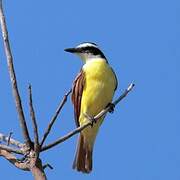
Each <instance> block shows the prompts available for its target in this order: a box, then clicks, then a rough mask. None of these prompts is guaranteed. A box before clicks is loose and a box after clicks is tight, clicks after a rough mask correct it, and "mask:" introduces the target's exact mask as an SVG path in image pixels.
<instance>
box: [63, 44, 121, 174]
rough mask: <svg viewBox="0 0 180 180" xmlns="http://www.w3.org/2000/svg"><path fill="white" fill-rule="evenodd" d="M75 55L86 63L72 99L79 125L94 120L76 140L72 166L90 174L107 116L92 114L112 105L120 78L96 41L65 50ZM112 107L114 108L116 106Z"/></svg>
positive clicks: (73, 88)
mask: <svg viewBox="0 0 180 180" xmlns="http://www.w3.org/2000/svg"><path fill="white" fill-rule="evenodd" d="M65 51H66V52H69V53H73V54H76V55H77V56H79V57H80V59H81V60H82V61H83V66H82V68H81V70H80V72H79V73H78V75H77V76H76V78H75V80H74V82H73V85H72V95H71V100H72V103H73V106H74V117H75V123H76V126H77V127H79V126H82V125H84V124H85V123H87V122H89V121H90V120H92V126H88V127H86V128H85V129H84V130H82V131H81V132H80V135H79V139H78V142H77V148H76V154H75V159H74V162H73V169H75V170H77V171H80V172H82V173H90V172H91V171H92V163H93V147H94V143H95V140H96V136H97V133H98V130H99V127H100V126H101V124H102V122H103V120H104V118H105V116H103V117H102V118H100V119H98V120H97V122H96V121H95V122H94V121H93V120H94V119H93V117H94V116H95V115H97V114H98V113H99V112H101V111H102V110H103V109H104V108H106V107H107V106H108V105H109V104H111V105H113V104H112V103H111V102H112V98H113V96H114V92H115V90H116V89H117V86H118V80H117V77H116V74H115V72H114V70H113V69H112V67H111V66H110V65H109V63H108V60H107V58H106V57H105V55H104V53H103V52H102V51H101V50H100V48H99V47H98V45H97V44H95V43H92V42H84V43H81V44H79V45H77V46H76V47H74V48H67V49H65ZM111 107H112V110H113V106H111Z"/></svg>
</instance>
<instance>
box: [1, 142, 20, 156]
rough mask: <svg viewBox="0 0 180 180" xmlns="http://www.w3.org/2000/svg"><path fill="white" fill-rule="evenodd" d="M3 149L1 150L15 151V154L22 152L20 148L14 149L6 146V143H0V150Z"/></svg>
mask: <svg viewBox="0 0 180 180" xmlns="http://www.w3.org/2000/svg"><path fill="white" fill-rule="evenodd" d="M1 149H3V150H6V151H8V152H13V153H16V154H23V151H22V150H20V149H15V148H12V147H10V146H7V145H4V144H0V150H1Z"/></svg>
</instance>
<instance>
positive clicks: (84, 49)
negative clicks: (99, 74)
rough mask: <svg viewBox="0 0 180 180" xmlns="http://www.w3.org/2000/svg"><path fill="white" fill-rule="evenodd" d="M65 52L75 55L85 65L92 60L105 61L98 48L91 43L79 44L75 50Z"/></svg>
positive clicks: (68, 49) (70, 49)
mask: <svg viewBox="0 0 180 180" xmlns="http://www.w3.org/2000/svg"><path fill="white" fill-rule="evenodd" d="M65 51H66V52H70V53H74V54H77V55H78V56H80V58H81V59H82V60H83V61H84V62H85V63H86V62H87V61H89V60H92V59H94V58H103V59H106V57H105V56H104V54H103V53H102V51H101V50H100V49H99V47H98V46H97V45H96V44H95V43H91V42H85V43H81V44H79V45H78V46H76V47H75V48H67V49H65Z"/></svg>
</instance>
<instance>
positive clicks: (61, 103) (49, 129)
mask: <svg viewBox="0 0 180 180" xmlns="http://www.w3.org/2000/svg"><path fill="white" fill-rule="evenodd" d="M71 91H72V90H71V89H70V90H69V91H68V92H67V93H66V94H65V95H64V98H63V100H62V101H61V102H60V104H59V106H58V108H57V110H56V112H55V115H54V116H53V117H52V119H51V121H50V123H49V125H48V127H47V129H46V131H45V133H44V135H43V138H42V141H41V144H40V146H41V147H42V146H43V144H44V142H45V140H46V138H47V136H48V134H49V133H50V131H51V128H52V126H53V124H54V122H55V121H56V119H57V117H58V115H59V113H60V111H61V109H62V108H63V106H64V104H65V103H66V101H67V97H68V96H69V94H70V93H71Z"/></svg>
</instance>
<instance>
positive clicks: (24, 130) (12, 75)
mask: <svg viewBox="0 0 180 180" xmlns="http://www.w3.org/2000/svg"><path fill="white" fill-rule="evenodd" d="M0 24H1V30H2V36H3V43H4V49H5V53H6V59H7V64H8V70H9V75H10V79H11V85H12V91H13V95H14V99H15V104H16V109H17V112H18V116H19V121H20V126H21V129H22V134H23V136H24V140H25V143H26V144H29V145H30V142H31V140H30V136H29V133H28V129H27V125H26V121H25V117H24V112H23V107H22V104H21V98H20V95H19V91H18V86H17V81H16V75H15V71H14V65H13V57H12V53H11V48H10V43H9V38H8V31H7V27H6V20H5V16H4V12H3V7H2V0H1V1H0Z"/></svg>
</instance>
